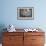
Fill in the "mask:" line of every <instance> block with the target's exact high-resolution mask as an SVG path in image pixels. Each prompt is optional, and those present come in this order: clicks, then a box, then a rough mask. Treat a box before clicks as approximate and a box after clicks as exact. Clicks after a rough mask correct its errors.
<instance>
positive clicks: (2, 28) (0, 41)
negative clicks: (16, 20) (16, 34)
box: [0, 24, 6, 43]
mask: <svg viewBox="0 0 46 46" xmlns="http://www.w3.org/2000/svg"><path fill="white" fill-rule="evenodd" d="M4 28H6V27H5V25H4V24H0V43H2V36H3V34H2V32H5V31H6V30H4Z"/></svg>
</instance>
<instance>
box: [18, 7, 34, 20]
mask: <svg viewBox="0 0 46 46" xmlns="http://www.w3.org/2000/svg"><path fill="white" fill-rule="evenodd" d="M17 19H18V20H33V19H34V7H18V8H17Z"/></svg>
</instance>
